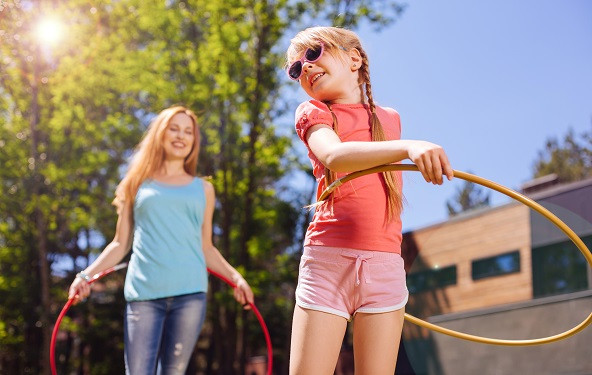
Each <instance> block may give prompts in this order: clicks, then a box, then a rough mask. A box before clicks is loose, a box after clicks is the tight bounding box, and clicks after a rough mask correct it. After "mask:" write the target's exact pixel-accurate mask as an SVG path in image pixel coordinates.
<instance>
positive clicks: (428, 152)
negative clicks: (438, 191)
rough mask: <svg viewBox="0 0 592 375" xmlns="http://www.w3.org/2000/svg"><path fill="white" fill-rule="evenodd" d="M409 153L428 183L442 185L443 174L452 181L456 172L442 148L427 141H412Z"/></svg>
mask: <svg viewBox="0 0 592 375" xmlns="http://www.w3.org/2000/svg"><path fill="white" fill-rule="evenodd" d="M407 153H408V154H409V159H411V161H412V162H413V163H414V164H415V165H416V166H417V168H418V169H419V171H420V172H421V174H422V176H423V178H424V179H425V180H426V182H431V183H433V184H437V185H442V182H443V180H442V174H444V175H446V177H447V178H448V180H452V177H453V176H454V172H453V170H452V167H451V166H450V162H449V161H448V156H446V153H445V152H444V149H443V148H442V147H441V146H439V145H437V144H434V143H430V142H426V141H412V142H411V144H410V145H409V147H408V150H407Z"/></svg>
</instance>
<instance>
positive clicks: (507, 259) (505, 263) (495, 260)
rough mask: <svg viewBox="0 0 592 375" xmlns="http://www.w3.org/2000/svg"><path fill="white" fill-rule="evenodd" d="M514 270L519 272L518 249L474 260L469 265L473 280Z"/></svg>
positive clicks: (513, 271)
mask: <svg viewBox="0 0 592 375" xmlns="http://www.w3.org/2000/svg"><path fill="white" fill-rule="evenodd" d="M515 272H520V252H519V251H518V250H516V251H512V252H511V253H505V254H501V255H496V256H494V257H489V258H483V259H477V260H474V261H473V262H472V266H471V275H472V276H473V280H480V279H484V278H486V277H493V276H500V275H506V274H509V273H515Z"/></svg>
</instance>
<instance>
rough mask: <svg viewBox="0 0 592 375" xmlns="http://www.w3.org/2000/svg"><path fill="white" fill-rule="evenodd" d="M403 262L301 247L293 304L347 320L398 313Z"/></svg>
mask: <svg viewBox="0 0 592 375" xmlns="http://www.w3.org/2000/svg"><path fill="white" fill-rule="evenodd" d="M408 296H409V292H408V291H407V285H406V282H405V267H404V262H403V258H401V255H399V254H397V253H387V252H383V251H369V250H357V249H347V248H339V247H329V246H305V247H304V253H303V254H302V258H301V259H300V267H299V272H298V287H297V288H296V303H297V304H298V306H300V307H302V308H305V309H311V310H318V311H324V312H327V313H330V314H335V315H339V316H342V317H344V318H345V319H347V320H349V319H350V318H351V316H352V315H355V314H356V313H359V312H361V313H382V312H388V311H395V310H399V309H400V308H402V307H404V306H405V304H407V298H408Z"/></svg>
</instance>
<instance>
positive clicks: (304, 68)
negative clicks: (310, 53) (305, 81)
mask: <svg viewBox="0 0 592 375" xmlns="http://www.w3.org/2000/svg"><path fill="white" fill-rule="evenodd" d="M310 69H312V63H309V62H307V63H305V64H304V66H303V67H302V71H303V72H305V73H308V71H309V70H310Z"/></svg>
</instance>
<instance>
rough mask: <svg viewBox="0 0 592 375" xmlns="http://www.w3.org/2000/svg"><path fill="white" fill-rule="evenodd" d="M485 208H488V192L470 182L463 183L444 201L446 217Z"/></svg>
mask: <svg viewBox="0 0 592 375" xmlns="http://www.w3.org/2000/svg"><path fill="white" fill-rule="evenodd" d="M487 206H489V192H487V191H485V189H484V188H482V187H480V186H479V185H477V184H475V183H472V182H470V181H464V184H463V185H462V187H457V188H456V192H455V194H454V196H453V197H452V198H451V199H450V200H448V201H446V207H447V208H448V216H456V215H458V214H460V213H462V212H466V211H470V210H473V209H476V208H479V207H487Z"/></svg>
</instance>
